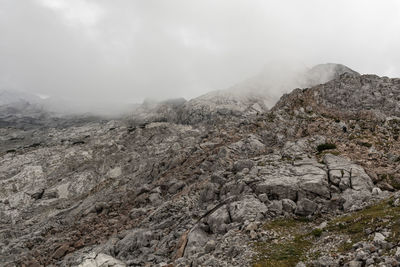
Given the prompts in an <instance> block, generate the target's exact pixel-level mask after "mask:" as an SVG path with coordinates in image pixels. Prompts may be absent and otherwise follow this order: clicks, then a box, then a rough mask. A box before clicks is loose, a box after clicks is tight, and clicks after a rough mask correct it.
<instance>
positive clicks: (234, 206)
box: [229, 196, 268, 222]
mask: <svg viewBox="0 0 400 267" xmlns="http://www.w3.org/2000/svg"><path fill="white" fill-rule="evenodd" d="M229 208H230V214H231V218H232V221H233V222H244V221H246V220H260V219H263V218H264V216H265V214H266V213H267V211H268V208H267V207H266V206H265V204H264V203H262V202H261V201H260V200H258V199H257V198H255V197H254V196H246V197H245V198H243V199H242V200H241V201H236V202H233V203H231V204H230V206H229Z"/></svg>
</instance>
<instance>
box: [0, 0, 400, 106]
mask: <svg viewBox="0 0 400 267" xmlns="http://www.w3.org/2000/svg"><path fill="white" fill-rule="evenodd" d="M399 18H400V1H398V0H385V1H378V0H376V1H373V0H335V1H328V0H302V1H298V0H292V1H291V0H276V1H274V0H259V1H258V0H112V1H111V0H26V1H16V0H0V89H8V90H25V91H29V92H32V93H35V94H40V95H41V96H57V97H66V98H70V99H79V100H84V101H88V102H90V101H94V100H96V101H114V102H140V101H142V100H143V99H145V98H155V99H168V98H175V97H185V98H192V97H195V96H198V95H201V94H204V93H206V92H208V91H211V90H215V89H224V88H227V87H230V86H232V85H234V84H235V83H238V82H240V81H242V80H244V79H246V78H248V77H251V76H254V75H256V74H257V73H258V72H260V71H261V70H262V69H265V67H266V66H267V67H271V66H274V64H277V62H279V63H281V62H284V63H283V64H287V65H288V66H289V65H291V64H300V65H303V66H305V67H312V66H313V65H315V64H319V63H326V62H335V63H342V64H344V65H346V66H348V67H350V68H352V69H354V70H356V71H358V72H360V73H374V74H378V75H381V76H389V77H400V49H399V47H400V34H399V33H400V19H399Z"/></svg>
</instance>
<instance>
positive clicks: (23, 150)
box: [0, 65, 400, 267]
mask: <svg viewBox="0 0 400 267" xmlns="http://www.w3.org/2000/svg"><path fill="white" fill-rule="evenodd" d="M330 68H332V66H330ZM337 71H338V73H335V75H334V76H333V77H332V78H333V80H331V81H328V82H326V83H323V84H318V83H316V82H315V80H314V82H313V84H314V85H315V86H312V87H310V88H308V89H296V90H294V91H292V92H291V93H290V94H286V95H284V96H283V97H282V98H281V99H280V100H279V102H278V103H277V104H276V105H275V106H274V107H273V108H272V109H270V110H268V108H267V106H266V105H265V102H263V99H260V98H254V97H248V98H246V99H244V100H243V99H242V100H240V101H238V100H237V98H236V97H228V98H225V97H224V95H225V93H224V94H221V93H218V98H217V100H215V99H214V100H215V101H214V102H213V101H211V102H210V99H212V97H210V95H207V96H204V97H200V98H198V99H194V100H191V101H185V100H180V99H178V100H174V101H167V102H163V103H158V104H146V105H144V106H142V107H140V108H139V109H137V110H136V113H135V116H132V117H129V118H125V119H120V120H100V119H97V118H91V119H87V120H80V121H79V122H76V121H75V120H71V119H66V120H63V123H62V124H60V123H59V124H50V125H48V124H46V123H44V124H38V125H35V124H33V123H31V125H33V126H32V127H29V129H27V128H23V127H16V126H13V125H12V124H10V123H8V124H7V125H2V128H0V131H1V138H0V142H1V151H0V188H1V190H0V265H1V266H299V267H300V266H399V265H400V263H399V262H400V248H399V247H400V193H399V192H398V191H397V190H398V189H400V176H399V171H398V168H399V167H400V166H399V162H400V143H399V141H398V138H399V131H400V117H396V116H399V114H398V113H399V112H400V104H399V101H398V99H399V98H400V79H389V78H386V77H378V76H373V75H359V74H358V73H356V72H352V71H348V69H347V68H343V66H341V65H339V67H338V69H337ZM313 77H314V76H313ZM221 99H222V100H221ZM221 101H222V102H221ZM3 114H4V113H3ZM20 118H21V116H20ZM39 118H40V119H41V120H44V121H46V119H45V118H44V117H36V119H39ZM3 120H4V121H7V122H12V121H13V117H4V116H3ZM35 121H36V120H34V121H33V122H35ZM52 121H53V122H54V120H53V119H52ZM19 122H20V121H19ZM31 122H32V121H31ZM66 122H69V123H66Z"/></svg>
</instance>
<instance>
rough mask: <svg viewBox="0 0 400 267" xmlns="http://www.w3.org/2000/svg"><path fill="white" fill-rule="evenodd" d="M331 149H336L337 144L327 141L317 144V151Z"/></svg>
mask: <svg viewBox="0 0 400 267" xmlns="http://www.w3.org/2000/svg"><path fill="white" fill-rule="evenodd" d="M329 149H336V145H335V144H330V143H325V144H321V145H319V146H317V151H318V152H319V153H321V152H322V151H325V150H329Z"/></svg>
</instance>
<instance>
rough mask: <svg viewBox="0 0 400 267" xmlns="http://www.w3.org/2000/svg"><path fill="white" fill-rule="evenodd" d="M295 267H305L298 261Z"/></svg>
mask: <svg viewBox="0 0 400 267" xmlns="http://www.w3.org/2000/svg"><path fill="white" fill-rule="evenodd" d="M296 267H306V265H305V264H304V262H302V261H300V262H298V263H297V264H296Z"/></svg>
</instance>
